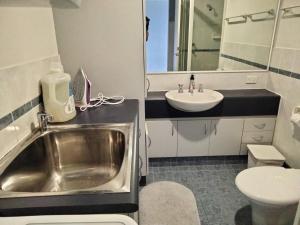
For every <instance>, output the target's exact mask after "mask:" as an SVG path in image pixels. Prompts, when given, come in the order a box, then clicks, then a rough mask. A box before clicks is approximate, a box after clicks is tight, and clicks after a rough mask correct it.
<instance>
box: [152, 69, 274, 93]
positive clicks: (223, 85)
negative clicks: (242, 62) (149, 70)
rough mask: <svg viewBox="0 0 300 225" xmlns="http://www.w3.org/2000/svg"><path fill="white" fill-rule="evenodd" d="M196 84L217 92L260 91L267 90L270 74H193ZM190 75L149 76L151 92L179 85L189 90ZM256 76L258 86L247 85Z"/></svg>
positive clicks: (174, 87) (175, 87)
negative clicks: (249, 79)
mask: <svg viewBox="0 0 300 225" xmlns="http://www.w3.org/2000/svg"><path fill="white" fill-rule="evenodd" d="M193 74H194V75H195V82H196V85H197V86H198V84H199V83H202V84H204V88H209V89H215V90H218V89H219V90H220V89H223V90H226V89H252V88H253V89H259V88H265V87H266V84H267V78H268V72H251V73H242V72H241V73H216V72H211V73H207V72H201V73H193ZM190 76H191V74H189V73H176V74H168V75H166V74H158V75H156V74H155V75H147V79H148V80H149V81H150V89H149V91H166V90H171V89H177V88H178V84H184V88H185V89H187V88H188V85H189V79H190ZM248 76H254V77H256V79H257V82H256V84H247V77H248Z"/></svg>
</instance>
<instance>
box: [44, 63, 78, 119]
mask: <svg viewBox="0 0 300 225" xmlns="http://www.w3.org/2000/svg"><path fill="white" fill-rule="evenodd" d="M70 82H71V76H70V75H69V74H66V73H64V71H63V67H62V65H61V64H60V63H52V64H51V70H50V73H49V74H48V75H46V76H44V77H43V78H42V79H41V84H42V91H43V101H44V107H45V112H46V113H47V114H49V115H50V116H52V119H51V121H50V122H53V123H56V122H65V121H68V120H71V119H73V118H74V117H75V116H76V110H75V103H74V96H73V94H72V91H71V90H72V89H71V87H70V84H71V83H70Z"/></svg>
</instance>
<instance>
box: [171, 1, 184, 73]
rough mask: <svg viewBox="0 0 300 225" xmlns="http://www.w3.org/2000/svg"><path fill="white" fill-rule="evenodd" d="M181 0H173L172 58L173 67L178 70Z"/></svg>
mask: <svg viewBox="0 0 300 225" xmlns="http://www.w3.org/2000/svg"><path fill="white" fill-rule="evenodd" d="M181 4H182V2H181V0H175V40H174V53H175V56H174V60H173V69H174V71H178V68H179V56H180V55H179V54H180V51H179V44H180V20H181Z"/></svg>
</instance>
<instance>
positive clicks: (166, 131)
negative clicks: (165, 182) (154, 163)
mask: <svg viewBox="0 0 300 225" xmlns="http://www.w3.org/2000/svg"><path fill="white" fill-rule="evenodd" d="M146 123H147V127H148V136H147V153H148V157H149V158H163V157H176V156H177V121H172V120H153V121H147V122H146Z"/></svg>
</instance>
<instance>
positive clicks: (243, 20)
mask: <svg viewBox="0 0 300 225" xmlns="http://www.w3.org/2000/svg"><path fill="white" fill-rule="evenodd" d="M225 20H226V21H227V23H228V24H234V23H246V22H247V15H241V16H232V17H227V18H225Z"/></svg>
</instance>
